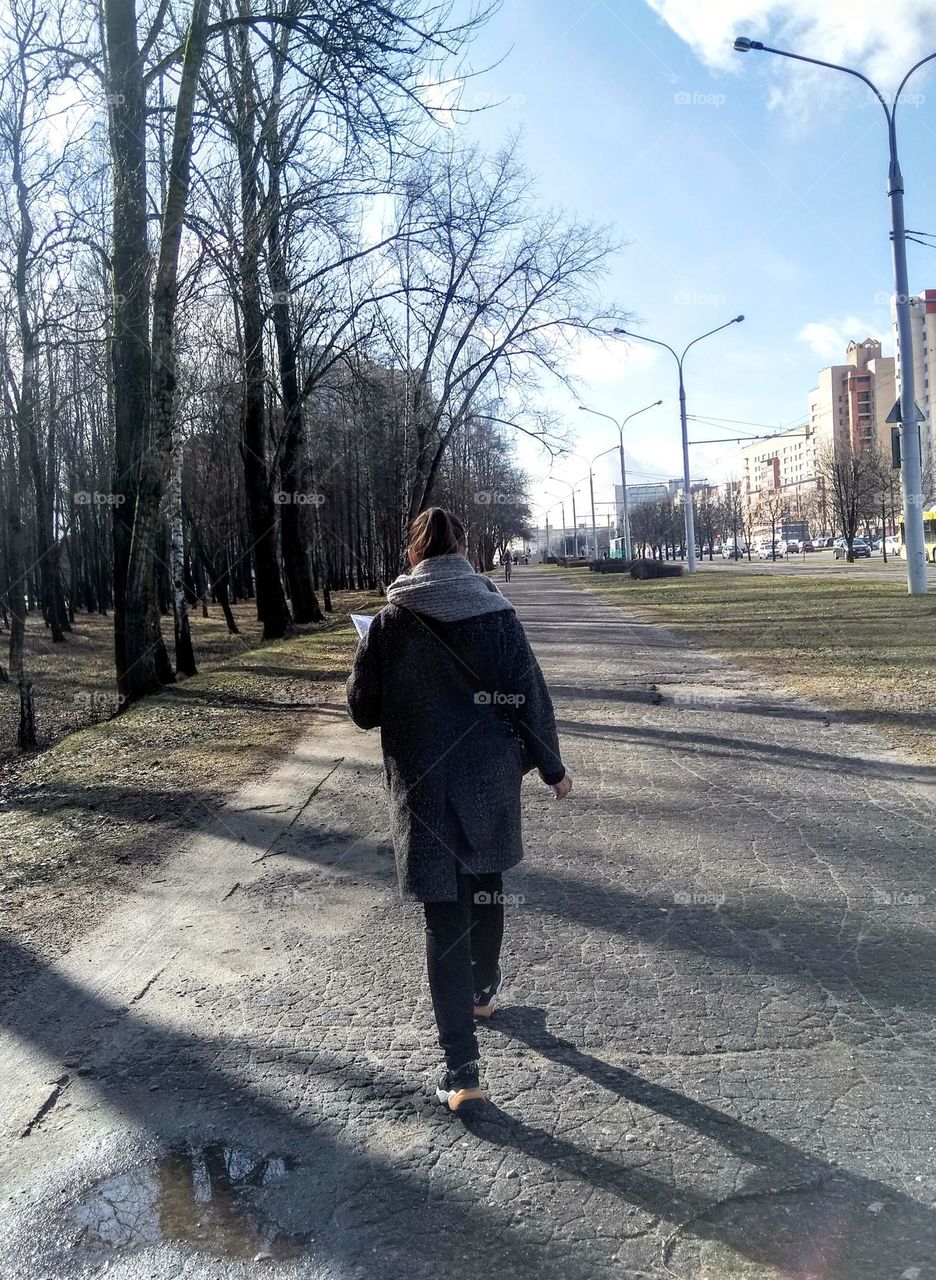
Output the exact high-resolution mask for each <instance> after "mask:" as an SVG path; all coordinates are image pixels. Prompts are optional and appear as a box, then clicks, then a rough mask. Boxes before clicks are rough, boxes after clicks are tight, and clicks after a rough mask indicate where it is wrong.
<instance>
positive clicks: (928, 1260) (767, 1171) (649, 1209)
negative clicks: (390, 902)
mask: <svg viewBox="0 0 936 1280" xmlns="http://www.w3.org/2000/svg"><path fill="white" fill-rule="evenodd" d="M488 1025H489V1026H490V1029H491V1030H494V1031H500V1032H503V1033H504V1034H505V1035H507V1036H510V1037H512V1038H514V1039H516V1040H520V1041H522V1042H523V1043H525V1044H527V1045H529V1047H530V1048H532V1049H534V1050H536V1052H537V1053H540V1054H542V1055H543V1057H545V1058H548V1059H550V1060H551V1061H553V1062H556V1063H560V1064H561V1065H562V1066H563V1067H565V1068H567V1069H569V1070H572V1071H577V1072H579V1073H580V1074H581V1075H583V1076H586V1077H587V1078H588V1079H589V1080H592V1081H594V1082H595V1083H596V1084H598V1085H600V1086H602V1087H603V1088H606V1089H609V1090H611V1091H612V1092H614V1093H617V1094H619V1095H620V1096H621V1097H622V1098H626V1099H628V1101H630V1102H633V1103H635V1104H637V1105H639V1106H642V1107H647V1108H648V1109H650V1110H651V1111H654V1112H656V1113H657V1115H660V1116H666V1117H667V1118H669V1119H670V1120H674V1121H676V1122H677V1123H679V1124H681V1125H684V1126H686V1127H687V1128H690V1129H692V1130H694V1131H695V1133H696V1134H700V1135H702V1136H703V1137H705V1138H706V1139H708V1140H710V1141H711V1142H714V1143H717V1144H718V1145H719V1146H721V1147H723V1148H724V1149H725V1150H726V1152H727V1154H728V1156H729V1157H730V1158H732V1159H736V1160H741V1161H743V1162H744V1164H746V1165H748V1166H755V1168H753V1169H752V1170H750V1171H749V1176H748V1177H747V1178H746V1180H745V1182H744V1184H743V1185H742V1188H741V1189H740V1190H736V1191H735V1192H733V1193H730V1194H728V1195H726V1196H723V1197H715V1196H712V1195H708V1194H705V1193H703V1192H701V1191H698V1190H695V1189H694V1188H693V1187H692V1186H691V1185H688V1183H689V1177H688V1176H687V1179H686V1184H685V1185H682V1186H679V1185H676V1184H674V1183H673V1182H669V1181H666V1180H664V1179H661V1178H657V1177H654V1176H652V1175H650V1174H648V1173H646V1172H644V1171H643V1169H642V1168H640V1167H637V1162H638V1161H640V1162H643V1161H645V1159H646V1154H645V1153H643V1154H641V1153H640V1151H639V1144H638V1149H637V1150H635V1152H634V1155H635V1164H634V1165H628V1164H627V1163H625V1161H624V1160H620V1159H614V1158H611V1157H609V1156H607V1155H603V1154H599V1153H597V1152H590V1151H587V1150H585V1149H583V1148H582V1147H579V1146H576V1145H575V1144H574V1143H572V1142H569V1141H567V1140H565V1139H562V1138H555V1137H553V1136H552V1135H551V1134H550V1133H548V1132H546V1131H545V1130H543V1129H537V1128H534V1127H532V1126H530V1125H527V1124H525V1123H524V1122H523V1121H522V1120H519V1119H518V1118H517V1117H515V1116H512V1115H510V1114H508V1113H507V1112H504V1111H502V1110H500V1109H499V1108H498V1107H495V1106H493V1105H492V1104H491V1105H488V1106H487V1107H486V1108H485V1109H484V1110H483V1111H481V1112H479V1113H478V1114H477V1115H476V1116H474V1117H473V1118H471V1119H466V1124H467V1125H468V1126H469V1127H470V1129H471V1131H472V1133H474V1134H475V1135H476V1136H477V1137H478V1138H479V1139H481V1140H483V1141H487V1142H490V1143H492V1144H495V1145H498V1146H503V1147H513V1148H515V1149H516V1150H518V1151H522V1152H523V1153H524V1154H525V1155H528V1156H530V1157H532V1158H533V1159H535V1160H538V1161H542V1162H544V1163H548V1164H551V1165H553V1166H554V1167H555V1168H557V1169H559V1170H562V1171H563V1172H565V1173H567V1174H570V1175H573V1176H574V1177H576V1178H578V1179H583V1180H585V1181H586V1182H587V1183H589V1184H590V1185H591V1186H592V1187H596V1188H599V1189H601V1190H603V1191H606V1192H610V1193H612V1194H614V1195H616V1196H619V1197H621V1199H623V1200H625V1201H627V1202H628V1203H630V1204H632V1205H634V1206H635V1207H637V1208H639V1209H641V1210H643V1211H644V1212H646V1213H648V1214H650V1215H652V1216H653V1217H655V1218H661V1219H663V1220H664V1221H666V1222H669V1223H671V1224H672V1230H671V1231H670V1232H669V1233H665V1239H664V1243H663V1262H664V1263H665V1264H666V1265H667V1267H669V1266H670V1265H671V1264H674V1263H675V1262H677V1261H678V1259H679V1257H681V1256H682V1247H681V1246H683V1245H686V1244H689V1242H691V1241H693V1240H694V1241H696V1242H702V1241H715V1242H718V1243H719V1244H721V1245H722V1246H724V1247H726V1248H727V1249H728V1250H730V1251H732V1252H733V1253H734V1254H736V1255H741V1256H742V1257H744V1258H747V1259H749V1260H751V1261H753V1262H755V1263H757V1264H760V1265H766V1266H769V1267H772V1268H774V1269H775V1270H776V1271H777V1272H779V1274H780V1275H782V1276H791V1277H792V1276H796V1277H800V1278H802V1280H812V1278H813V1277H815V1278H816V1280H818V1278H819V1277H821V1278H822V1280H882V1277H889V1276H894V1277H899V1276H901V1275H904V1274H906V1275H908V1276H912V1277H913V1280H929V1278H930V1277H934V1276H936V1216H934V1214H933V1212H932V1211H931V1210H930V1209H929V1208H927V1207H926V1206H925V1205H923V1204H921V1203H919V1202H918V1201H916V1200H913V1199H912V1198H911V1197H910V1196H907V1195H905V1194H904V1193H903V1192H900V1191H898V1190H896V1189H895V1188H893V1187H891V1186H888V1185H887V1184H886V1183H883V1182H877V1181H875V1180H874V1179H873V1178H865V1177H861V1176H859V1175H857V1174H852V1173H849V1172H848V1171H847V1170H845V1169H842V1168H840V1167H838V1166H837V1165H835V1164H833V1163H830V1162H829V1161H827V1160H824V1159H822V1158H821V1157H818V1156H813V1155H810V1154H808V1153H807V1152H805V1151H801V1150H800V1149H799V1148H797V1147H795V1146H792V1145H791V1144H789V1143H787V1142H784V1141H782V1140H781V1139H779V1138H774V1137H771V1136H770V1135H769V1134H766V1133H764V1132H762V1131H761V1130H759V1129H755V1128H752V1127H751V1126H750V1125H748V1124H745V1123H744V1122H743V1121H740V1120H737V1119H735V1118H734V1117H733V1116H730V1115H728V1114H726V1113H725V1112H723V1111H718V1110H717V1109H716V1108H714V1107H711V1106H708V1105H707V1104H706V1103H703V1102H697V1101H696V1100H695V1099H693V1098H690V1097H687V1096H686V1095H685V1094H681V1093H678V1092H676V1091H675V1090H673V1089H668V1088H666V1087H665V1086H663V1085H658V1084H654V1083H652V1082H651V1081H649V1080H646V1079H644V1078H642V1077H641V1076H639V1075H637V1074H635V1073H634V1072H633V1071H630V1070H628V1069H626V1068H624V1067H615V1066H611V1065H609V1064H608V1063H606V1062H602V1061H601V1059H599V1058H595V1057H593V1056H592V1055H591V1054H588V1053H582V1052H581V1051H580V1050H578V1049H577V1048H576V1047H575V1046H574V1045H573V1044H570V1043H569V1042H568V1041H566V1040H562V1039H560V1038H559V1037H557V1036H555V1035H553V1034H552V1033H551V1032H550V1031H549V1029H548V1028H547V1026H546V1014H545V1012H544V1010H542V1009H538V1008H533V1007H523V1006H517V1007H513V1008H508V1009H504V1010H499V1011H498V1013H497V1015H496V1017H495V1019H493V1020H492V1022H491V1023H490V1024H488ZM554 1101H555V1103H556V1107H557V1110H558V1111H560V1112H561V1098H558V1097H557V1098H555V1099H554ZM697 1150H698V1144H697V1143H696V1144H694V1146H693V1148H691V1149H687V1152H686V1160H685V1168H686V1169H687V1171H691V1170H692V1168H693V1167H694V1165H695V1163H696V1161H697ZM671 1154H672V1155H673V1156H674V1157H676V1159H675V1161H674V1163H675V1164H676V1165H677V1167H679V1165H680V1162H679V1160H678V1154H679V1153H678V1151H677V1150H674V1151H673V1152H672V1153H671ZM693 1251H694V1250H693V1248H692V1246H691V1245H690V1252H693ZM671 1274H673V1275H682V1274H685V1275H692V1274H695V1268H694V1267H692V1266H691V1264H690V1265H689V1269H688V1270H685V1271H682V1270H674V1271H672V1272H671Z"/></svg>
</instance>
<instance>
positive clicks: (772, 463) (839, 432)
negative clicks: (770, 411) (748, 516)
mask: <svg viewBox="0 0 936 1280" xmlns="http://www.w3.org/2000/svg"><path fill="white" fill-rule="evenodd" d="M896 394H897V393H896V372H895V361H894V358H893V357H892V356H885V355H883V353H882V351H881V344H880V342H878V341H877V339H875V338H866V339H865V340H864V341H863V342H850V343H849V344H848V349H847V351H846V353H845V363H844V364H834V365H830V366H829V367H828V368H826V369H823V370H821V372H820V373H819V377H818V380H817V384H816V386H815V387H814V388H813V390H812V391H811V392H810V394H809V413H808V416H807V420H806V422H805V423H804V424H803V425H802V426H799V427H794V428H793V429H792V430H790V431H786V432H783V433H782V434H779V435H776V436H771V437H769V438H768V439H765V440H758V441H756V442H755V443H753V444H750V445H748V446H747V447H746V448H744V449H743V450H742V451H741V485H742V492H743V494H744V496H745V499H746V501H748V502H749V503H756V502H757V501H759V500H760V499H761V498H762V497H764V496H765V495H767V494H770V493H774V492H776V491H777V490H781V491H783V492H785V493H788V494H789V495H790V498H791V506H796V505H798V504H797V502H796V501H795V500H796V499H797V498H798V497H799V496H800V495H803V494H806V493H808V492H811V491H812V490H814V489H815V488H816V472H817V463H818V459H819V457H820V455H821V453H822V451H823V450H824V449H826V448H828V447H829V446H831V447H833V448H843V447H846V446H847V445H849V444H850V445H851V447H852V448H853V449H871V448H880V449H884V450H886V451H887V452H890V426H889V424H888V423H887V415H888V414H889V413H890V411H891V409H892V408H893V405H894V400H895V399H896Z"/></svg>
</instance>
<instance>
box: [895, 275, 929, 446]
mask: <svg viewBox="0 0 936 1280" xmlns="http://www.w3.org/2000/svg"><path fill="white" fill-rule="evenodd" d="M891 320H892V321H893V324H894V333H895V335H896V332H897V309H896V307H895V305H894V302H893V300H892V301H891ZM910 333H911V337H912V341H913V389H914V394H915V396H916V402H917V404H918V405H919V407H920V409H921V410H922V412H923V415H924V417H925V419H926V421H925V422H923V423H921V424H920V434H921V436H922V438H923V448H924V455H925V454H926V452H927V448H926V446H927V443H928V444H929V453H930V456H932V455H933V454H936V427H934V422H933V410H934V409H936V289H924V290H923V292H922V293H918V294H915V295H914V296H913V297H912V298H911V299H910ZM899 395H900V378H899V372H898V378H897V384H896V387H895V391H894V396H893V398H892V400H891V406H890V407H893V404H894V401H895V400H896V399H897V398H898V396H899Z"/></svg>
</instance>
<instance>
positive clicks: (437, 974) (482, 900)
mask: <svg viewBox="0 0 936 1280" xmlns="http://www.w3.org/2000/svg"><path fill="white" fill-rule="evenodd" d="M456 880H457V884H458V899H457V901H455V902H426V903H424V904H423V905H424V907H425V909H426V963H427V966H428V969H429V990H430V992H431V993H432V1007H433V1010H434V1011H435V1020H436V1025H437V1026H438V1028H439V1044H440V1045H441V1046H442V1049H443V1051H444V1053H445V1065H446V1066H447V1067H448V1068H449V1070H455V1068H457V1067H460V1066H463V1065H464V1064H465V1063H466V1062H474V1061H476V1060H477V1059H478V1058H479V1057H480V1053H479V1050H478V1041H477V1038H476V1036H475V1028H474V996H475V992H476V991H483V990H484V988H485V987H487V986H490V984H491V983H492V982H493V981H494V978H495V975H496V973H497V963H498V961H499V959H500V949H501V941H502V939H503V936H504V901H503V898H504V894H503V889H504V883H503V877H502V876H501V873H500V872H499V871H493V872H489V873H488V874H486V875H478V876H472V875H465V874H464V873H462V872H459V873H458V875H457V876H456Z"/></svg>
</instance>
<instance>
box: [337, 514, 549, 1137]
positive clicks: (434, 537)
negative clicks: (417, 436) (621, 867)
mask: <svg viewBox="0 0 936 1280" xmlns="http://www.w3.org/2000/svg"><path fill="white" fill-rule="evenodd" d="M408 555H409V562H410V565H411V566H412V568H411V571H410V572H409V573H408V574H404V575H402V576H401V577H399V578H397V579H396V581H395V582H394V583H392V584H391V586H390V587H389V589H388V591H387V602H388V603H387V605H386V607H385V608H383V609H381V611H380V613H378V614H377V617H376V618H375V619H374V621H373V623H372V624H371V626H370V629H369V630H368V632H367V634H366V635H365V636H364V638H363V639H362V640H361V643H360V646H359V648H358V652H357V657H356V659H355V662H354V670H353V671H352V673H351V676H350V679H349V680H348V708H349V710H350V712H351V716H352V718H353V720H354V722H355V724H356V725H358V726H359V727H360V728H362V729H373V728H377V727H378V726H379V727H380V731H381V745H382V748H383V756H384V767H385V770H386V777H387V780H388V783H389V790H390V828H391V835H392V840H393V851H394V855H395V858H396V866H397V875H398V877H399V883H400V889H401V892H402V894H403V896H404V897H407V898H416V899H417V900H419V901H421V902H422V903H424V908H425V916H426V957H427V963H428V970H429V989H430V992H431V994H432V1005H433V1009H434V1012H435V1019H436V1023H437V1026H438V1031H439V1043H440V1045H441V1046H442V1049H443V1051H444V1054H445V1072H444V1074H443V1076H442V1078H441V1080H440V1081H439V1085H438V1088H437V1089H436V1094H437V1096H438V1098H439V1100H440V1101H441V1102H443V1103H445V1105H446V1106H447V1107H448V1108H449V1109H450V1110H451V1111H457V1112H460V1113H463V1112H465V1111H467V1110H471V1109H474V1108H475V1107H477V1106H479V1105H480V1104H481V1102H482V1101H483V1098H484V1093H483V1091H482V1089H481V1085H480V1081H479V1076H478V1066H479V1058H480V1053H479V1049H478V1041H477V1037H476V1035H475V1019H476V1018H489V1017H490V1016H491V1014H492V1013H493V1011H494V1005H495V1002H496V1000H497V995H498V992H499V991H500V989H501V985H502V983H503V975H502V973H501V968H500V950H501V939H502V937H503V930H504V893H503V880H502V872H504V871H506V870H507V869H508V868H509V867H513V866H515V865H516V864H517V863H518V862H519V861H520V860H521V858H522V857H523V846H522V841H521V827H520V783H521V781H522V779H523V775H524V774H525V773H527V772H529V771H530V770H531V769H534V768H536V769H538V770H539V775H540V778H541V779H542V781H543V782H544V783H546V785H548V786H551V787H552V789H553V792H554V794H555V796H556V798H557V799H560V800H561V799H564V798H565V796H567V795H568V794H569V792H570V790H571V789H572V779H571V778H570V777H569V775H568V773H567V772H566V770H565V767H564V766H563V763H562V758H561V756H560V752H559V740H558V737H557V734H556V722H555V717H554V714H553V707H552V702H551V700H550V697H549V692H548V690H547V688H546V682H545V681H544V679H543V675H542V672H541V671H540V669H539V665H538V664H537V661H536V658H535V657H534V656H533V653H532V650H531V649H530V645H529V642H528V641H527V638H526V634H525V633H524V630H523V627H522V626H521V624H520V621H519V619H518V618H517V615H516V613H515V612H514V607H513V605H512V604H511V603H510V601H509V600H505V599H504V597H503V596H502V595H501V594H500V592H499V591H498V590H497V587H496V586H495V585H494V583H493V582H492V581H491V580H490V579H489V578H487V577H483V576H480V575H477V574H475V573H474V571H473V570H472V567H471V564H470V562H469V561H468V559H467V547H466V539H465V531H464V528H463V526H462V524H461V522H460V521H459V520H458V519H457V518H456V517H455V516H453V515H452V514H450V513H449V512H447V511H444V510H442V509H441V508H440V507H432V508H430V509H429V510H428V511H424V512H423V513H422V515H420V516H418V517H417V518H416V519H415V520H414V521H413V525H412V529H411V531H410V541H409V548H408ZM406 998H407V999H411V998H412V996H411V993H406Z"/></svg>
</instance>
